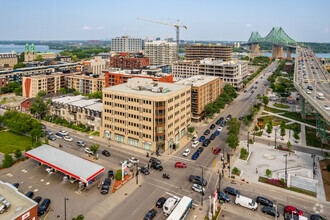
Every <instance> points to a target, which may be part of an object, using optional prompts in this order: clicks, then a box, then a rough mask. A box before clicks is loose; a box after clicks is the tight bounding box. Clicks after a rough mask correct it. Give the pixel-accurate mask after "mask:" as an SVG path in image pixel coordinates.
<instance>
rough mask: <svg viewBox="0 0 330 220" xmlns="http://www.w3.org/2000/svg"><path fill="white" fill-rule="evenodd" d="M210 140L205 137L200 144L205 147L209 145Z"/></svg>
mask: <svg viewBox="0 0 330 220" xmlns="http://www.w3.org/2000/svg"><path fill="white" fill-rule="evenodd" d="M210 142H211V141H210V139H206V140H205V141H204V142H203V144H202V146H203V147H207V146H209V144H210Z"/></svg>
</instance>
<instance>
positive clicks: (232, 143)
mask: <svg viewBox="0 0 330 220" xmlns="http://www.w3.org/2000/svg"><path fill="white" fill-rule="evenodd" d="M226 143H228V146H229V147H230V148H232V149H236V147H237V146H238V144H239V140H238V137H237V136H236V135H234V134H231V135H229V136H228V137H227V141H226Z"/></svg>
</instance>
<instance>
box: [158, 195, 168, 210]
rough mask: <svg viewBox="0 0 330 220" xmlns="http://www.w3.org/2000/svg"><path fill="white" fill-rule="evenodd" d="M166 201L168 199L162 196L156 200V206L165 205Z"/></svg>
mask: <svg viewBox="0 0 330 220" xmlns="http://www.w3.org/2000/svg"><path fill="white" fill-rule="evenodd" d="M165 201H166V198H165V197H160V198H159V199H158V200H157V202H156V207H158V208H161V207H163V205H164V203H165Z"/></svg>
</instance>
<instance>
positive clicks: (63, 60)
mask: <svg viewBox="0 0 330 220" xmlns="http://www.w3.org/2000/svg"><path fill="white" fill-rule="evenodd" d="M57 59H58V60H59V61H61V62H71V56H57Z"/></svg>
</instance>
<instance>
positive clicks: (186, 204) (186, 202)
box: [167, 196, 193, 220]
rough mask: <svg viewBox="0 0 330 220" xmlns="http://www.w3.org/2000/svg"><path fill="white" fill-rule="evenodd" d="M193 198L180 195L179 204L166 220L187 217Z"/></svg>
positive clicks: (181, 219) (177, 219)
mask: <svg viewBox="0 0 330 220" xmlns="http://www.w3.org/2000/svg"><path fill="white" fill-rule="evenodd" d="M192 205H193V200H192V199H191V198H189V197H187V196H184V197H182V199H181V200H180V202H179V204H178V205H177V206H176V207H175V209H174V210H173V211H172V213H171V215H170V216H168V218H167V220H183V219H185V218H186V217H187V215H188V213H189V211H190V209H191V208H192Z"/></svg>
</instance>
